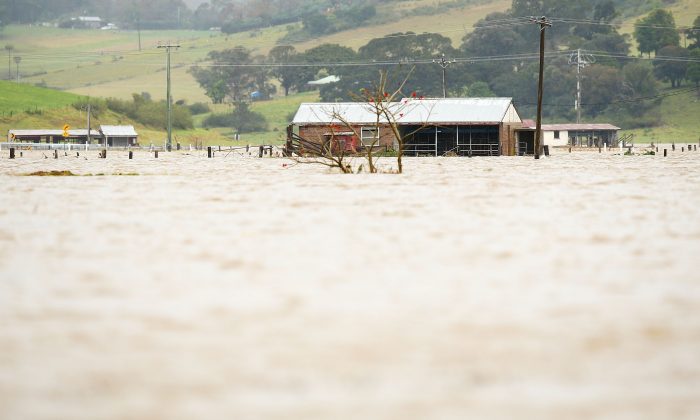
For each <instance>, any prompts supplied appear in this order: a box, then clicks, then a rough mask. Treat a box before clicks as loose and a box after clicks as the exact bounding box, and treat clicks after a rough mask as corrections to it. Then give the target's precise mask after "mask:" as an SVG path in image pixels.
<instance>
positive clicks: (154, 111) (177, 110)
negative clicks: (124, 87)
mask: <svg viewBox="0 0 700 420" xmlns="http://www.w3.org/2000/svg"><path fill="white" fill-rule="evenodd" d="M106 105H107V108H109V109H110V110H112V111H114V112H117V113H120V114H124V115H126V116H127V117H129V118H131V119H132V120H134V121H136V122H139V123H141V124H143V125H147V126H150V127H153V128H160V129H165V128H167V104H166V102H165V101H158V102H156V101H153V100H151V98H150V97H149V96H148V95H146V94H141V95H139V94H136V93H135V94H134V95H133V99H132V100H131V101H124V100H121V99H115V98H108V99H106ZM172 124H173V127H174V128H176V129H183V130H187V129H191V128H193V126H194V124H193V122H192V114H190V110H189V109H187V107H185V106H180V105H173V112H172Z"/></svg>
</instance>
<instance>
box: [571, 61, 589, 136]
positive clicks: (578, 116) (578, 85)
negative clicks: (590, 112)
mask: <svg viewBox="0 0 700 420" xmlns="http://www.w3.org/2000/svg"><path fill="white" fill-rule="evenodd" d="M593 63H595V57H594V56H592V55H590V54H584V55H581V49H580V48H579V49H578V50H577V51H576V53H574V54H571V56H570V57H569V65H572V66H576V100H575V101H574V109H575V110H576V124H580V123H581V69H584V68H585V67H586V66H587V65H589V64H593Z"/></svg>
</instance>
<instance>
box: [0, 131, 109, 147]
mask: <svg viewBox="0 0 700 420" xmlns="http://www.w3.org/2000/svg"><path fill="white" fill-rule="evenodd" d="M100 138H101V135H100V132H99V131H97V130H90V140H91V141H93V142H94V141H95V140H99V139H100ZM7 141H8V142H12V143H48V144H59V143H73V144H85V143H87V142H88V131H87V130H85V129H79V130H68V137H63V130H10V131H8V133H7Z"/></svg>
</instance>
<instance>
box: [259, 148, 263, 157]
mask: <svg viewBox="0 0 700 420" xmlns="http://www.w3.org/2000/svg"><path fill="white" fill-rule="evenodd" d="M258 153H259V157H263V146H260V150H259V152H258Z"/></svg>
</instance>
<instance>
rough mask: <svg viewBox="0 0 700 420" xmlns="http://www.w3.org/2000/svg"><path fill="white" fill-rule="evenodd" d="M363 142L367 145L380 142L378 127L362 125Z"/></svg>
mask: <svg viewBox="0 0 700 420" xmlns="http://www.w3.org/2000/svg"><path fill="white" fill-rule="evenodd" d="M361 135H362V144H363V145H365V146H371V145H372V144H375V145H376V144H377V143H379V135H378V134H377V127H362V131H361Z"/></svg>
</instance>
